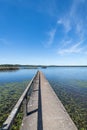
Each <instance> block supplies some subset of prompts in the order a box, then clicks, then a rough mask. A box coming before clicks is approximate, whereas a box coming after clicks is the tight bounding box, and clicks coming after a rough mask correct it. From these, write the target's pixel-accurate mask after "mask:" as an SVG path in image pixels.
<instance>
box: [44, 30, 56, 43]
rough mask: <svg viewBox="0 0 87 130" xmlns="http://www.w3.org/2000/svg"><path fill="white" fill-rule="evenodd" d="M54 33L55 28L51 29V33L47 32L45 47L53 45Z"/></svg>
mask: <svg viewBox="0 0 87 130" xmlns="http://www.w3.org/2000/svg"><path fill="white" fill-rule="evenodd" d="M55 33H56V28H55V29H52V30H51V31H49V32H48V33H47V34H48V40H47V42H46V43H47V45H51V44H52V43H53V40H54V37H55Z"/></svg>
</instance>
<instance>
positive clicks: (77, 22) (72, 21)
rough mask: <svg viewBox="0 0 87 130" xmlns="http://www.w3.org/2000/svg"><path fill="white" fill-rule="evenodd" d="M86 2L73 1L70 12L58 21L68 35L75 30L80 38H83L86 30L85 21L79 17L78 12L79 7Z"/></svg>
mask: <svg viewBox="0 0 87 130" xmlns="http://www.w3.org/2000/svg"><path fill="white" fill-rule="evenodd" d="M84 2H85V0H73V3H72V5H71V8H70V10H69V11H68V12H67V13H66V14H64V16H63V17H60V18H59V19H58V21H57V24H61V25H63V27H64V31H65V33H66V35H67V33H68V32H69V31H70V30H72V29H73V28H74V30H75V33H76V34H77V35H78V37H80V38H81V39H82V38H83V36H84V30H85V28H84V20H83V19H81V18H80V17H79V15H78V13H77V12H78V7H79V5H81V4H82V3H83V4H84Z"/></svg>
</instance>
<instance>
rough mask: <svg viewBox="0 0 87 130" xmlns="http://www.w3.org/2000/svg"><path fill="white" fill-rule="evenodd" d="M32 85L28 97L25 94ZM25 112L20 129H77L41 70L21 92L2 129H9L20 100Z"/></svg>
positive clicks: (19, 105)
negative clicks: (23, 104)
mask: <svg viewBox="0 0 87 130" xmlns="http://www.w3.org/2000/svg"><path fill="white" fill-rule="evenodd" d="M30 86H31V87H32V92H31V95H30V99H29V101H28V103H27V94H28V92H29V91H30ZM24 101H25V114H24V118H23V121H22V124H21V127H20V130H77V127H76V126H75V124H74V123H73V121H72V119H71V118H70V116H69V114H68V113H67V111H66V110H65V108H64V106H63V104H62V103H61V101H60V100H59V99H58V97H57V96H56V94H55V92H54V91H53V89H52V87H51V86H50V84H49V82H48V81H47V80H46V78H45V76H44V75H43V73H42V72H40V71H38V72H37V74H36V75H35V76H34V78H33V79H32V80H31V82H30V83H29V85H28V87H27V88H26V90H25V91H24V93H23V94H22V96H21V98H20V99H19V101H18V103H17V104H16V106H15V107H14V108H13V110H12V112H11V114H10V115H9V117H8V119H7V120H6V121H5V122H4V124H3V127H2V130H10V128H11V126H12V123H13V120H14V118H15V117H16V115H17V113H18V110H19V108H20V107H21V104H22V102H24Z"/></svg>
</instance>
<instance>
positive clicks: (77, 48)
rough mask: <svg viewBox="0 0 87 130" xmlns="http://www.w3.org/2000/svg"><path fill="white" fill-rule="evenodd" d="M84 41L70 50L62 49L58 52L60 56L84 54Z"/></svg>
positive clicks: (69, 48)
mask: <svg viewBox="0 0 87 130" xmlns="http://www.w3.org/2000/svg"><path fill="white" fill-rule="evenodd" d="M82 43H83V41H80V42H78V43H76V44H74V45H72V46H70V47H68V48H63V49H62V48H61V49H59V50H58V52H57V53H58V54H60V55H65V54H76V53H82V52H83V50H84V49H85V48H84V47H81V45H82Z"/></svg>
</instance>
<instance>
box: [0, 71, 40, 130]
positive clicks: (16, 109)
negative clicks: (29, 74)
mask: <svg viewBox="0 0 87 130" xmlns="http://www.w3.org/2000/svg"><path fill="white" fill-rule="evenodd" d="M38 73H39V71H38V72H37V73H36V75H35V76H34V77H33V78H32V80H31V81H30V83H29V84H28V86H27V88H26V89H25V91H24V92H23V94H22V95H21V97H20V99H19V100H18V102H17V103H16V105H15V106H14V108H13V109H12V111H11V113H10V115H9V116H8V118H7V120H6V121H5V122H4V123H3V126H2V128H1V130H10V129H11V127H12V124H13V122H14V119H15V117H16V116H17V114H18V112H19V109H20V107H21V105H22V104H23V102H25V110H24V111H25V114H27V102H28V101H27V96H28V93H29V91H30V88H31V87H32V85H33V81H34V79H35V78H36V76H37V75H38Z"/></svg>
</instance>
